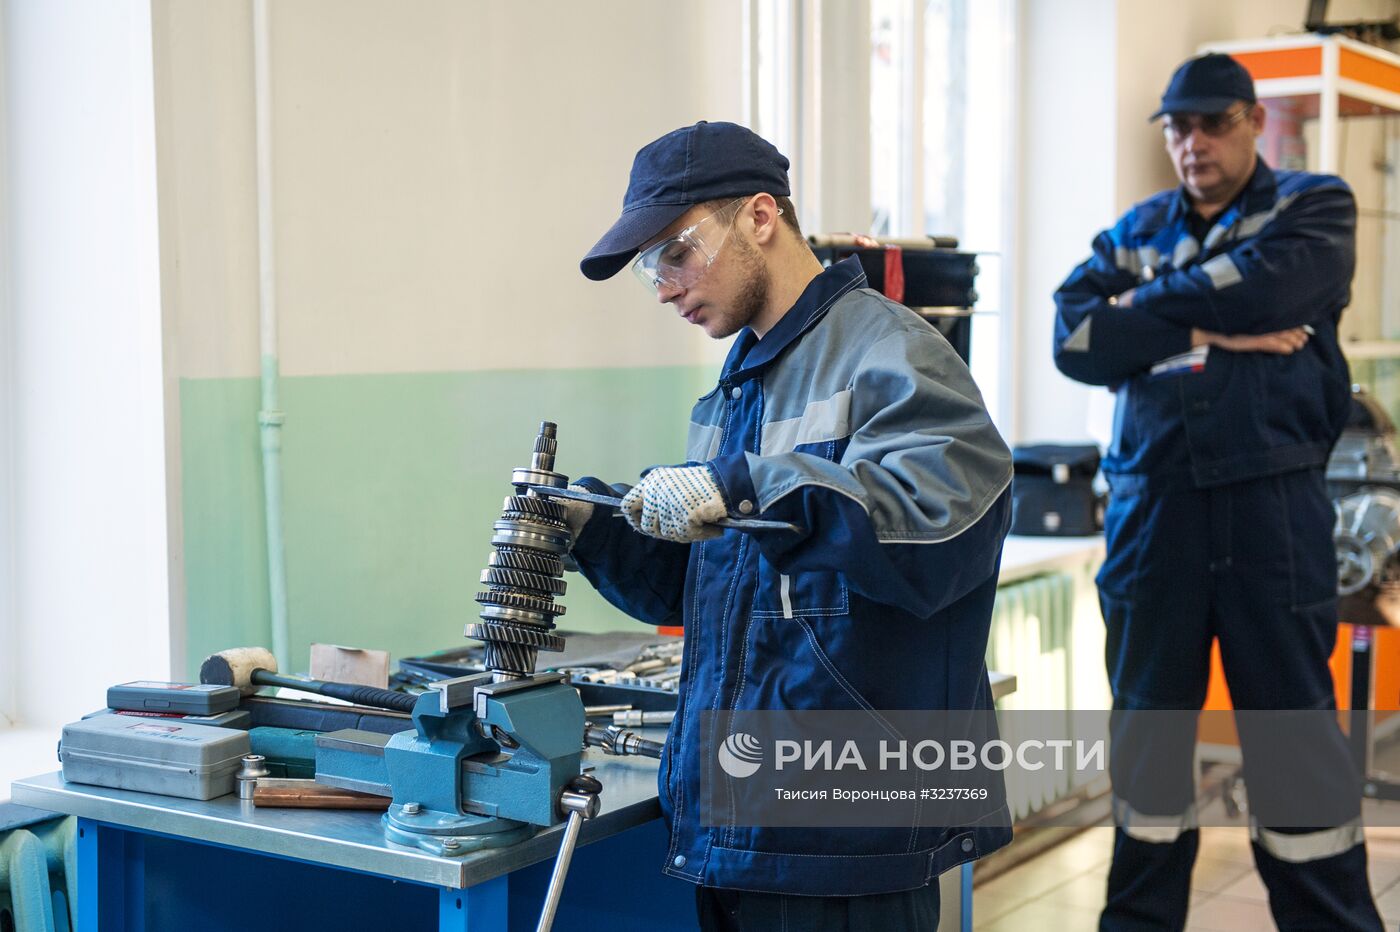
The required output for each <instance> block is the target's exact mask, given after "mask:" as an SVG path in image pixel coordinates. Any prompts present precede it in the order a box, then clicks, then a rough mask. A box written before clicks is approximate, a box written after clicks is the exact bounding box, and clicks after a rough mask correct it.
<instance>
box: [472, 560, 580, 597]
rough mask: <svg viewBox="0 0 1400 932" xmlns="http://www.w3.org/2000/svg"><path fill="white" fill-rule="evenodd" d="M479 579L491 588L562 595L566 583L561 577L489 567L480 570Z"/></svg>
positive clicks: (566, 585) (566, 586)
mask: <svg viewBox="0 0 1400 932" xmlns="http://www.w3.org/2000/svg"><path fill="white" fill-rule="evenodd" d="M481 581H482V582H484V583H485V584H486V585H488V586H490V587H491V588H492V589H526V590H529V591H530V592H539V593H544V594H546V595H551V596H557V595H563V594H564V591H565V590H566V589H567V588H568V584H567V583H565V582H564V580H562V579H556V578H554V577H552V576H545V575H544V574H542V573H529V572H526V571H525V570H511V569H501V568H497V567H490V568H488V569H484V570H482V571H481Z"/></svg>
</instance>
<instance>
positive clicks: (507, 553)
mask: <svg viewBox="0 0 1400 932" xmlns="http://www.w3.org/2000/svg"><path fill="white" fill-rule="evenodd" d="M486 562H487V563H489V564H490V565H491V566H493V567H504V568H506V569H512V570H524V571H526V572H527V573H539V574H541V575H543V576H563V575H564V561H563V560H562V559H561V558H560V557H559V555H558V554H554V553H545V552H544V551H540V550H525V549H523V548H520V547H497V548H496V550H495V551H494V552H493V553H492V554H491V556H490V558H489V559H488V560H487V561H486Z"/></svg>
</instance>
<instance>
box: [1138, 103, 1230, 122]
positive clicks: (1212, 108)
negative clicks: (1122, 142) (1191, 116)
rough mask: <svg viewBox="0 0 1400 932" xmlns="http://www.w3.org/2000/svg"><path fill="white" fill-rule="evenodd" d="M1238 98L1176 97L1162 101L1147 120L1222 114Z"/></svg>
mask: <svg viewBox="0 0 1400 932" xmlns="http://www.w3.org/2000/svg"><path fill="white" fill-rule="evenodd" d="M1242 99H1243V98H1240V97H1176V98H1173V99H1172V100H1164V101H1162V106H1161V107H1160V108H1158V110H1157V112H1156V113H1154V114H1152V116H1150V117H1148V118H1147V122H1149V123H1151V122H1152V121H1154V120H1158V119H1160V118H1162V117H1164V116H1166V115H1167V114H1168V113H1224V112H1225V111H1226V110H1229V109H1230V107H1231V106H1233V105H1234V104H1237V103H1239V102H1240V101H1241V100H1242ZM1244 102H1245V103H1257V101H1250V100H1246V101H1244Z"/></svg>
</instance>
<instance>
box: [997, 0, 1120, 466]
mask: <svg viewBox="0 0 1400 932" xmlns="http://www.w3.org/2000/svg"><path fill="white" fill-rule="evenodd" d="M1117 17H1118V3H1117V2H1116V0H1057V2H1053V3H1044V2H1042V0H1022V2H1021V4H1020V23H1019V35H1020V36H1021V38H1022V42H1021V48H1022V59H1021V62H1022V66H1021V75H1020V79H1021V86H1020V91H1021V120H1022V123H1021V129H1020V136H1021V151H1020V161H1021V169H1020V177H1019V179H1018V187H1019V192H1018V193H1019V195H1020V203H1019V205H1018V211H1017V214H1018V216H1017V224H1016V231H1017V236H1016V241H1017V242H1016V248H1015V255H1016V257H1017V267H1016V270H1015V271H1016V276H1017V284H1016V288H1015V295H1016V308H1015V315H1016V316H1015V318H1014V321H1015V324H1014V325H1013V326H1011V327H1008V328H1006V330H1005V331H1004V336H1003V339H1006V340H1007V341H1009V342H1010V343H1011V349H1010V351H1009V354H1008V355H1009V358H1010V359H1012V360H1013V361H1014V362H1013V365H1012V371H1011V372H1010V373H1009V374H1008V376H1009V379H1010V380H1011V386H1010V393H1011V395H1012V396H1013V397H1014V398H1015V399H1016V403H1015V407H1014V412H1013V417H1012V419H1011V423H1009V424H1007V425H1004V426H1005V428H1006V433H1007V434H1009V435H1010V439H1012V440H1013V441H1014V442H1022V441H1029V440H1056V439H1074V438H1079V437H1083V436H1084V424H1085V412H1086V411H1087V408H1088V392H1089V390H1088V389H1087V388H1086V387H1084V386H1080V385H1076V384H1075V383H1073V382H1070V381H1069V380H1068V379H1065V378H1064V377H1062V376H1061V375H1060V374H1059V372H1058V371H1057V370H1056V369H1055V368H1054V365H1053V363H1052V362H1051V357H1050V348H1051V337H1052V334H1053V332H1054V322H1055V305H1054V301H1053V300H1052V299H1051V295H1052V294H1053V293H1054V291H1055V288H1056V287H1058V286H1059V284H1060V282H1062V281H1063V280H1064V278H1065V276H1066V275H1067V274H1069V271H1070V269H1072V268H1074V266H1075V265H1077V264H1078V263H1079V262H1081V261H1082V260H1083V258H1084V256H1085V255H1086V254H1087V252H1088V246H1089V242H1090V240H1091V239H1092V238H1093V236H1094V234H1095V233H1096V232H1097V231H1098V230H1100V229H1102V228H1103V227H1105V226H1107V225H1108V224H1110V223H1112V221H1113V218H1114V216H1115V206H1114V201H1113V195H1114V179H1115V173H1116V168H1117V166H1116V164H1115V161H1114V160H1115V152H1116V139H1117V129H1118V127H1117V111H1116V83H1115V82H1116V72H1117V64H1118V42H1117V39H1116V28H1117Z"/></svg>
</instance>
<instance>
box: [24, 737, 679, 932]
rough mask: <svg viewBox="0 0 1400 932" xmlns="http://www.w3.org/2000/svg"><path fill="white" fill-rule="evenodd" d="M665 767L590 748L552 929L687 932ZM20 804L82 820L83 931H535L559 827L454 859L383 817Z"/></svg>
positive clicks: (230, 806)
mask: <svg viewBox="0 0 1400 932" xmlns="http://www.w3.org/2000/svg"><path fill="white" fill-rule="evenodd" d="M657 764H658V762H657V761H655V760H651V759H647V758H638V757H627V758H617V757H605V756H604V755H602V754H601V753H598V752H594V751H589V752H587V753H586V754H585V766H592V767H593V768H594V770H593V774H594V775H595V776H596V777H598V779H599V780H601V781H602V782H603V793H602V796H601V801H602V811H601V812H600V814H599V815H598V816H597V817H596V818H594V819H592V820H590V821H587V822H585V823H584V824H583V830H582V833H581V835H580V839H579V847H578V850H577V851H576V852H575V854H574V859H573V864H572V866H571V867H570V870H569V876H568V880H567V882H566V883H565V887H564V897H563V900H562V902H561V904H560V907H559V914H558V917H557V919H556V921H555V924H554V928H555V929H556V930H558V932H569V930H580V932H582V930H589V932H596V930H598V929H609V930H616V932H627V930H638V932H640V930H653V932H654V930H660V929H690V928H694V924H695V888H694V887H693V886H692V885H691V884H689V883H686V882H684V881H680V880H676V879H674V878H671V877H667V876H665V875H664V874H662V873H661V863H662V861H663V859H664V857H665V852H666V846H667V836H666V831H665V828H664V826H663V825H662V822H661V809H660V806H659V805H658V804H657V799H656V770H657ZM13 793H14V800H15V802H18V803H21V804H23V805H27V806H33V807H35V808H38V809H47V810H49V811H51V812H59V813H65V814H69V815H74V816H77V818H78V879H79V884H78V902H77V906H76V925H77V929H78V930H79V932H91V930H97V929H100V930H101V932H121V930H143V929H151V930H196V929H197V930H199V932H222V930H230V932H233V930H237V932H257V930H267V932H273V930H283V929H335V930H342V932H352V930H359V929H402V930H405V932H407V930H420V929H432V928H437V929H442V930H449V929H450V930H468V929H470V930H473V932H514V930H518V929H529V930H532V929H534V928H535V923H536V921H537V920H538V918H539V910H540V906H541V904H542V903H543V902H544V893H545V887H546V886H547V885H548V883H549V874H550V871H551V870H552V869H553V865H554V857H555V855H556V854H557V853H558V850H559V841H560V838H561V835H562V831H563V826H562V825H560V826H555V827H553V828H550V829H545V830H542V831H541V832H540V833H539V834H537V835H535V836H534V837H533V838H530V839H529V840H527V841H523V842H520V843H519V844H515V845H510V846H507V847H504V848H495V849H487V850H484V851H478V852H474V853H472V854H469V855H466V856H463V857H454V858H444V857H438V856H435V855H432V854H428V853H427V852H422V851H416V850H411V849H408V848H404V847H400V846H397V845H392V844H390V843H389V842H387V841H385V839H384V836H383V830H382V828H381V827H380V823H379V818H380V815H379V813H377V812H353V811H334V810H324V809H258V808H254V807H253V805H252V803H251V802H245V801H243V800H240V799H239V798H238V797H237V796H235V795H229V796H223V797H220V798H218V799H212V800H208V801H206V802H201V801H199V800H193V799H180V798H177V797H172V796H156V795H152V794H148V793H135V792H130V791H126V790H116V789H108V788H106V787H100V786H84V785H81V784H77V783H65V782H64V781H63V778H62V776H61V775H60V774H58V773H48V774H44V775H42V776H37V777H30V778H28V779H24V780H19V781H16V782H15V783H14V785H13Z"/></svg>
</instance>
